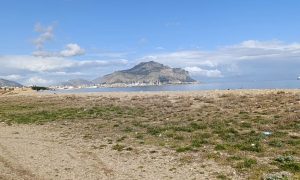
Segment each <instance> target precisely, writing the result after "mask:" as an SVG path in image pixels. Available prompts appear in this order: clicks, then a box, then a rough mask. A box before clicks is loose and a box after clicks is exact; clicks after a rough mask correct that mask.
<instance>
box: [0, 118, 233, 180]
mask: <svg viewBox="0 0 300 180" xmlns="http://www.w3.org/2000/svg"><path fill="white" fill-rule="evenodd" d="M64 128H66V129H68V127H64ZM66 129H63V128H54V127H53V126H52V125H43V126H40V125H13V126H8V125H5V124H1V125H0V179H28V180H29V179H215V177H216V176H217V175H218V174H230V176H232V177H235V175H234V173H235V170H234V169H232V168H230V167H224V166H222V167H220V166H219V165H217V164H216V163H215V162H214V161H212V160H205V161H203V160H202V159H201V157H195V158H196V159H197V161H196V162H194V163H192V164H183V163H182V162H181V161H180V156H184V155H182V154H180V156H179V155H178V154H175V153H174V152H173V151H170V150H167V149H163V148H157V147H151V146H149V147H135V151H125V152H118V151H113V150H112V148H111V147H110V146H109V145H108V146H103V147H102V148H95V146H101V145H103V144H106V141H104V140H101V139H100V140H94V141H85V140H83V139H82V138H76V137H70V136H67V137H66V136H64V134H63V132H64V131H66ZM236 179H238V178H236Z"/></svg>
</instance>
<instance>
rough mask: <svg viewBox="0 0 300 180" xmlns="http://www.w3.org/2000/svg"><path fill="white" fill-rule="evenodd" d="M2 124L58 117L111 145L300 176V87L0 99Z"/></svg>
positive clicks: (246, 172)
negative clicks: (154, 149)
mask: <svg viewBox="0 0 300 180" xmlns="http://www.w3.org/2000/svg"><path fill="white" fill-rule="evenodd" d="M0 121H4V122H6V123H9V124H11V123H38V124H43V123H48V122H52V121H55V124H56V125H57V124H58V125H59V126H70V127H72V128H70V130H69V132H68V133H74V134H76V133H77V134H78V135H80V136H82V138H84V139H97V138H107V139H108V141H109V143H112V144H114V146H113V147H114V150H118V151H123V150H130V151H131V150H132V148H131V147H133V146H136V145H139V146H144V145H147V144H150V145H156V146H160V147H164V148H169V149H173V150H174V152H178V153H187V154H199V155H201V156H204V157H206V158H208V159H213V160H215V161H217V162H218V163H220V164H223V165H230V166H232V167H234V168H236V169H237V171H238V172H239V173H240V174H241V176H246V177H250V178H257V177H262V176H263V174H266V173H271V172H276V171H289V172H290V173H292V174H293V176H294V177H295V178H299V177H300V150H299V149H300V133H299V132H300V92H299V91H293V92H285V91H270V92H263V93H261V92H259V93H255V92H251V91H245V92H243V91H241V92H240V91H239V92H234V91H232V92H231V91H228V92H221V93H208V94H201V93H191V94H180V93H178V94H170V95H167V94H162V95H160V94H148V95H145V94H140V95H133V94H129V95H81V96H79V95H78V96H75V95H56V96H54V95H53V96H46V95H42V96H2V97H1V96H0ZM268 133H269V134H268ZM284 157H291V158H292V160H291V161H285V160H284ZM278 158H279V159H280V158H281V159H280V160H278ZM282 159H283V160H282ZM281 160H282V161H281ZM192 161H193V160H192V159H191V160H190V162H188V163H191V162H192ZM219 176H220V177H222V175H219Z"/></svg>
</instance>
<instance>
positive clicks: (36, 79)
mask: <svg viewBox="0 0 300 180" xmlns="http://www.w3.org/2000/svg"><path fill="white" fill-rule="evenodd" d="M51 83H52V81H51V80H46V79H43V78H41V77H37V76H34V77H31V78H29V79H28V80H27V81H26V82H25V85H28V86H34V85H40V86H41V85H48V84H51Z"/></svg>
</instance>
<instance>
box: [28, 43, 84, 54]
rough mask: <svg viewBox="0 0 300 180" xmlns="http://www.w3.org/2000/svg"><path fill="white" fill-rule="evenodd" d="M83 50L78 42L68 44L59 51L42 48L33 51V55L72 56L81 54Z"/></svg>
mask: <svg viewBox="0 0 300 180" xmlns="http://www.w3.org/2000/svg"><path fill="white" fill-rule="evenodd" d="M84 53H85V50H84V49H82V48H81V47H80V46H79V45H78V44H72V43H71V44H68V45H67V46H66V48H65V49H64V50H62V51H60V52H49V51H44V50H38V51H34V52H33V53H32V55H33V56H37V57H72V56H78V55H83V54H84Z"/></svg>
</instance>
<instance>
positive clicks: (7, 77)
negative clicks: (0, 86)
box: [0, 74, 22, 81]
mask: <svg viewBox="0 0 300 180" xmlns="http://www.w3.org/2000/svg"><path fill="white" fill-rule="evenodd" d="M0 78H3V79H8V80H11V81H16V80H19V79H22V76H20V75H18V74H10V75H6V76H0Z"/></svg>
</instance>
